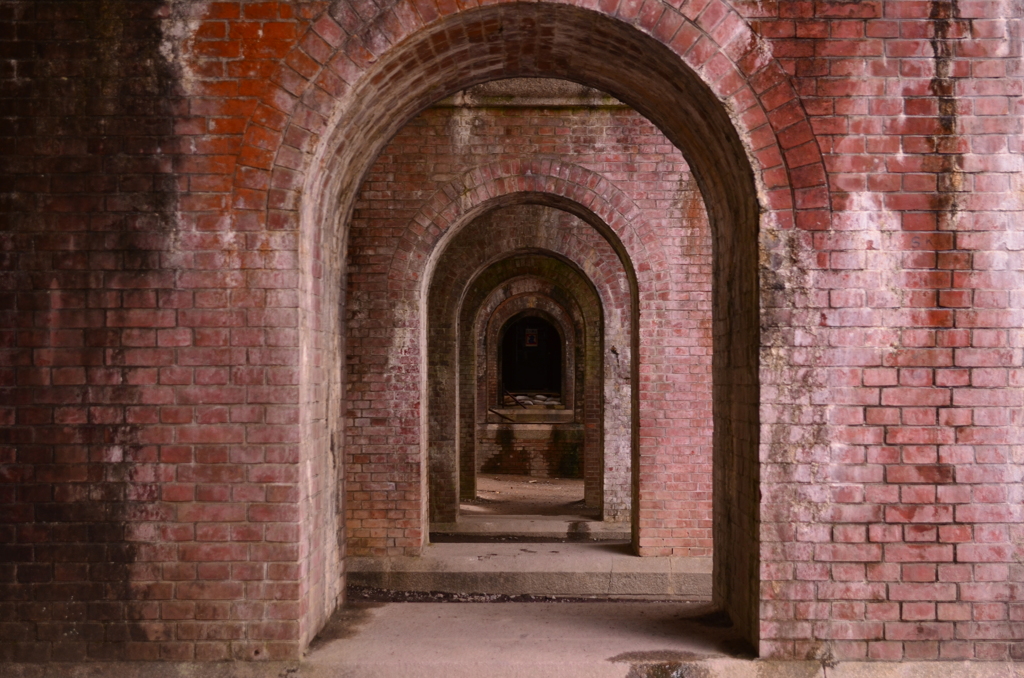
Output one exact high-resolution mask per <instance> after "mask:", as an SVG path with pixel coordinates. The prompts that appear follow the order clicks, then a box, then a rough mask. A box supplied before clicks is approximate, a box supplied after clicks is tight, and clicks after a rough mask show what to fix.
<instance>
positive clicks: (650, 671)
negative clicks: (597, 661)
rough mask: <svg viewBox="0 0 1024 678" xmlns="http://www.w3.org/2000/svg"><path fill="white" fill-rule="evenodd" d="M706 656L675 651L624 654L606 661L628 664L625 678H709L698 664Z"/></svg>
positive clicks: (705, 668)
mask: <svg viewBox="0 0 1024 678" xmlns="http://www.w3.org/2000/svg"><path fill="white" fill-rule="evenodd" d="M706 657H707V655H700V654H697V653H694V652H679V651H677V650H650V651H647V652H624V653H622V654H619V655H616V656H614V657H611V658H609V659H608V661H610V662H613V663H616V664H629V665H630V668H629V673H628V674H627V675H626V678H709V677H710V675H711V672H710V671H709V670H708V667H707V666H705V665H704V664H701V663H699V662H700V660H702V659H705V658H706Z"/></svg>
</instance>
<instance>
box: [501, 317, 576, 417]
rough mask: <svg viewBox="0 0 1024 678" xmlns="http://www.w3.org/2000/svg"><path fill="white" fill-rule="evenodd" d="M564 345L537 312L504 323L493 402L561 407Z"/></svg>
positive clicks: (559, 334)
mask: <svg viewBox="0 0 1024 678" xmlns="http://www.w3.org/2000/svg"><path fill="white" fill-rule="evenodd" d="M564 346H565V342H564V341H563V340H562V335H561V333H560V332H559V331H558V329H556V328H555V326H554V325H552V324H551V323H549V322H548V321H547V320H545V319H544V318H542V317H541V316H539V315H525V316H521V317H520V318H519V319H517V320H514V321H513V322H511V323H510V324H509V325H507V326H506V327H505V328H504V329H503V330H502V336H501V353H500V356H501V363H500V364H501V367H500V375H501V396H500V400H499V402H498V403H495V404H496V405H501V406H503V407H504V406H513V405H520V406H522V407H524V408H530V409H562V408H563V407H564V406H563V405H562V380H563V379H564V377H565V375H564V374H563V372H562V352H563V351H564V350H565V348H564Z"/></svg>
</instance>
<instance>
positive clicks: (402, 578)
mask: <svg viewBox="0 0 1024 678" xmlns="http://www.w3.org/2000/svg"><path fill="white" fill-rule="evenodd" d="M347 565H348V567H347V570H348V583H349V584H351V585H354V586H368V587H373V588H380V589H387V590H392V591H440V592H445V593H493V594H505V595H534V596H565V597H589V598H622V599H629V598H658V599H665V600H692V601H705V600H710V599H711V559H710V558H676V557H668V558H663V557H645V558H640V557H637V556H634V555H632V553H631V551H630V546H629V543H628V542H624V541H622V542H574V543H560V544H523V543H517V544H471V543H449V544H431V545H429V546H427V547H425V548H424V551H423V555H422V556H420V557H418V558H416V557H397V558H349V559H348V560H347Z"/></svg>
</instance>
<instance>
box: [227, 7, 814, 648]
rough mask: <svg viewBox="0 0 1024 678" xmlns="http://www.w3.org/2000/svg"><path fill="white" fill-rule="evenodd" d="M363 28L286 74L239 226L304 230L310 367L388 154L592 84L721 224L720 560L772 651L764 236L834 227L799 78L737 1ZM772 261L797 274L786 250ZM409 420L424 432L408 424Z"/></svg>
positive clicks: (502, 10) (240, 205)
mask: <svg viewBox="0 0 1024 678" xmlns="http://www.w3.org/2000/svg"><path fill="white" fill-rule="evenodd" d="M358 16H359V15H358V14H357V13H355V12H348V11H346V10H345V9H344V8H343V7H342V6H341V5H337V6H336V11H335V12H334V14H333V15H331V16H328V15H325V16H323V17H321V18H320V19H319V20H318V21H316V22H315V23H314V28H313V29H312V30H311V31H310V33H309V34H308V35H307V36H306V38H305V39H304V40H303V41H302V43H301V44H302V46H301V47H300V48H297V49H296V50H295V51H294V52H293V53H292V54H291V55H290V56H289V57H288V58H287V59H286V60H285V62H286V63H287V65H282V68H281V71H280V73H279V74H278V76H277V78H276V79H275V82H276V84H275V85H274V86H271V87H269V88H268V89H267V91H266V92H265V93H264V96H263V98H262V103H261V104H260V106H258V107H257V112H256V114H255V116H254V117H253V119H252V122H251V123H250V125H249V128H248V130H247V133H246V135H245V145H244V147H243V150H242V152H241V155H240V157H241V162H240V165H239V168H238V173H237V176H236V190H235V208H236V218H237V219H238V220H239V221H238V223H240V224H252V225H255V226H260V225H266V226H267V227H268V228H273V229H296V228H297V229H298V230H299V231H300V250H301V251H302V252H304V253H305V254H304V256H305V257H306V258H305V260H304V263H303V264H302V265H301V266H300V274H301V276H302V280H301V284H300V288H301V290H302V295H303V296H302V298H301V302H300V307H301V309H302V313H303V319H304V320H303V325H302V328H301V329H300V341H301V342H302V345H303V346H305V347H307V353H312V354H316V355H318V356H330V355H331V354H332V353H336V352H337V350H338V348H339V346H340V337H337V336H334V335H332V334H331V333H330V331H329V330H324V328H325V327H328V328H329V327H332V326H334V325H335V324H336V323H335V322H334V321H333V320H332V314H333V313H335V311H334V309H337V308H338V307H339V304H340V301H341V300H340V291H339V290H340V286H339V285H338V284H337V283H338V281H340V280H341V276H342V272H343V263H342V257H341V256H340V254H341V253H342V252H343V251H344V244H345V238H346V231H345V221H346V219H347V217H348V215H349V213H350V209H351V204H352V203H351V200H352V196H353V195H354V192H355V189H356V187H357V186H358V185H359V184H360V182H361V180H362V177H363V176H364V175H365V172H366V170H367V168H368V166H369V163H370V162H371V161H372V158H373V157H374V156H375V154H376V152H377V151H379V150H380V148H381V147H382V146H383V144H384V143H385V142H386V140H387V139H389V138H390V137H391V136H392V135H393V134H394V133H395V131H396V130H397V129H399V128H400V126H401V125H402V124H404V122H405V121H407V120H408V119H410V117H411V116H412V115H413V114H414V113H415V112H416V111H417V110H419V109H421V108H422V107H423V106H425V105H427V104H429V103H430V102H432V101H434V100H436V99H438V98H440V97H441V96H444V95H445V94H447V93H449V92H452V91H455V90H457V89H459V88H463V87H466V86H469V85H472V84H475V83H479V82H484V81H487V80H492V79H497V78H502V77H513V76H541V77H555V78H564V79H569V80H574V81H577V82H581V83H584V84H588V85H591V86H594V87H598V88H600V89H603V90H605V91H608V92H610V93H611V94H613V95H614V96H616V97H617V98H619V99H620V100H622V101H625V102H626V103H628V104H630V105H632V106H634V107H635V108H636V109H637V110H638V111H640V112H641V113H643V114H644V115H645V116H647V117H648V118H649V119H650V120H651V121H653V122H654V123H655V124H656V125H657V126H658V127H659V128H660V129H661V130H662V131H663V132H664V133H665V134H666V136H667V137H668V139H669V140H670V141H671V142H672V143H673V144H674V145H675V146H676V147H678V148H680V149H681V150H682V151H683V153H684V154H685V156H686V158H687V160H688V161H689V163H690V165H691V167H692V168H693V172H694V174H695V176H696V177H697V181H698V183H699V185H700V188H701V192H702V194H703V197H704V202H705V205H706V207H707V210H708V213H709V216H710V221H711V225H712V232H713V236H714V241H715V252H716V254H715V262H716V263H715V278H716V281H717V283H716V285H715V292H714V309H715V311H714V316H715V321H714V337H715V351H714V355H715V367H714V373H715V380H714V384H715V396H714V398H715V421H716V424H715V438H716V440H715V446H714V447H715V475H716V478H715V485H716V487H722V488H727V489H728V496H729V498H728V499H726V498H725V496H724V495H723V496H722V498H721V500H720V501H719V500H716V508H715V514H716V517H715V522H716V526H717V527H716V530H719V534H718V535H717V537H718V538H717V539H716V543H722V544H729V545H730V547H729V548H730V549H731V551H730V552H729V554H728V557H720V558H717V559H716V563H718V564H717V565H716V574H715V577H714V579H715V582H716V586H715V591H716V598H717V599H718V600H719V602H720V603H721V604H722V605H723V606H724V607H725V608H726V609H728V610H729V612H730V613H731V614H732V615H733V617H734V618H735V619H736V620H737V621H738V623H739V626H740V627H741V628H742V629H744V631H745V633H746V635H747V636H748V637H749V638H751V639H752V640H754V641H755V642H756V639H757V637H758V634H759V630H758V605H759V602H758V601H759V600H760V591H759V586H760V585H759V581H760V579H759V572H758V570H759V565H758V564H759V561H760V546H759V534H758V531H759V521H760V515H759V502H760V500H759V496H758V495H759V492H758V483H759V475H758V444H759V438H760V431H759V413H758V408H759V403H760V393H759V387H758V365H759V363H758V360H759V358H758V351H759V348H760V345H759V343H760V342H759V317H758V314H759V299H760V289H759V282H758V260H759V253H758V232H759V229H760V228H761V227H762V226H767V227H771V228H772V229H781V230H787V229H791V228H793V227H799V228H806V229H815V228H821V227H823V225H825V224H827V221H828V219H829V205H828V192H827V186H826V180H825V172H824V167H823V164H822V161H821V154H820V152H819V149H818V147H817V144H816V141H815V139H814V135H813V133H812V131H811V128H810V125H809V124H808V122H807V118H806V115H805V113H804V111H803V110H802V108H801V107H800V105H799V103H798V101H797V98H796V93H795V92H794V91H793V90H792V87H791V86H790V84H789V83H788V80H787V77H786V74H785V72H784V71H783V70H782V69H781V68H780V67H779V66H778V65H777V64H776V63H775V62H774V61H773V60H772V59H770V58H768V57H765V56H764V55H765V54H766V52H765V51H763V50H760V49H759V44H758V43H759V41H758V39H757V38H756V37H755V36H754V35H753V34H752V32H751V31H750V29H749V27H748V26H747V25H746V23H745V22H744V21H743V19H742V18H741V17H739V15H737V14H735V13H734V12H732V10H731V9H728V8H727V7H725V6H724V5H719V4H713V5H709V6H706V7H704V8H702V9H701V11H700V12H697V13H695V14H694V15H693V16H688V15H687V13H686V11H685V10H684V11H680V10H677V9H676V8H673V7H670V6H668V5H660V4H651V5H650V7H647V8H646V9H644V10H643V11H642V12H641V11H640V9H639V8H636V9H635V11H634V10H630V9H627V8H622V10H621V12H619V13H618V14H612V15H608V14H605V13H603V12H601V11H595V10H592V9H585V8H580V7H574V6H571V5H562V4H559V5H555V4H548V3H530V4H509V5H494V6H487V7H480V8H471V9H464V10H458V9H456V8H455V7H452V8H451V11H438V10H437V8H435V7H433V6H428V5H426V4H425V3H424V4H422V5H416V6H413V5H411V4H405V3H400V4H398V5H395V6H393V7H391V8H389V9H387V10H384V11H382V12H381V13H379V14H377V15H375V16H374V17H371V18H366V19H361V18H358ZM499 35H500V37H498V36H499ZM609 56H611V57H612V58H609ZM769 246H770V247H772V248H776V249H778V250H779V253H780V255H781V256H784V257H787V260H790V259H791V257H788V256H787V254H786V253H785V252H783V251H782V250H783V249H784V248H785V246H786V245H785V242H784V239H778V240H775V241H772V242H771V243H770V245H769ZM328 360H329V358H328ZM319 362H324V360H323V359H320V361H319ZM331 378H332V377H328V379H331ZM300 379H301V381H302V383H303V384H304V385H305V386H304V387H303V388H302V389H301V391H302V395H301V397H302V398H303V399H304V400H306V401H309V402H313V401H314V400H315V398H314V397H313V393H314V392H316V391H322V390H323V387H322V386H320V385H319V384H320V382H321V380H322V379H323V377H322V375H320V374H319V373H317V372H316V371H313V370H311V369H307V368H306V367H305V366H304V367H303V370H302V374H301V376H300ZM331 383H332V384H333V383H335V382H331ZM327 388H328V390H330V388H331V385H330V384H328V386H327ZM406 423H408V424H410V425H412V426H414V427H415V426H417V424H416V423H415V422H414V421H413V420H410V421H409V422H399V425H400V426H402V427H406ZM310 425H312V424H310ZM330 427H331V424H329V423H328V424H327V428H328V429H330ZM310 430H312V429H310ZM320 437H321V438H324V436H322V435H321V436H320ZM718 494H723V493H718ZM716 496H718V495H716Z"/></svg>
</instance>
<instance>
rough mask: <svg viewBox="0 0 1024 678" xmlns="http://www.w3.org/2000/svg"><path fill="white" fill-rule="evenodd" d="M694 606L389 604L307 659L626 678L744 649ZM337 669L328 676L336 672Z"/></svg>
mask: <svg viewBox="0 0 1024 678" xmlns="http://www.w3.org/2000/svg"><path fill="white" fill-rule="evenodd" d="M710 611H711V610H710V607H709V606H708V605H701V604H692V603H689V604H688V603H634V602H585V603H557V602H556V603H383V604H376V605H374V604H365V605H361V606H357V607H354V608H352V609H349V610H346V611H344V612H343V613H342V614H340V615H338V616H336V618H335V619H334V620H332V623H331V625H330V626H328V628H327V629H325V632H324V633H323V634H321V638H322V640H321V641H318V643H317V644H316V645H315V646H314V648H313V650H312V652H311V653H310V655H309V659H308V663H309V665H310V667H311V668H312V667H316V669H317V670H319V671H323V672H324V673H323V675H331V676H336V677H337V678H393V677H397V676H402V677H407V678H412V677H414V676H416V677H419V676H422V677H423V678H428V677H434V676H438V677H444V678H463V677H465V678H470V677H472V678H477V677H479V676H487V677H488V678H504V677H506V676H508V677H509V678H511V677H513V676H531V677H537V678H546V677H548V676H551V678H566V677H567V676H575V675H580V676H589V677H592V678H603V677H605V676H607V677H608V678H613V677H617V678H621V677H624V676H626V675H627V674H629V672H630V670H631V667H633V666H634V665H644V664H648V663H651V662H658V663H665V662H683V661H693V660H697V659H706V658H709V657H725V656H729V655H730V654H736V653H738V652H741V651H742V646H741V644H740V643H738V642H737V641H736V640H735V639H734V638H732V636H731V634H730V632H729V630H728V629H723V628H719V626H720V625H716V622H718V618H717V617H716V616H714V615H709V614H708V613H709V612H710ZM328 669H329V670H328Z"/></svg>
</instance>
